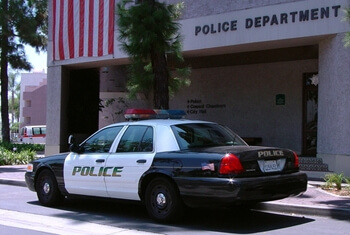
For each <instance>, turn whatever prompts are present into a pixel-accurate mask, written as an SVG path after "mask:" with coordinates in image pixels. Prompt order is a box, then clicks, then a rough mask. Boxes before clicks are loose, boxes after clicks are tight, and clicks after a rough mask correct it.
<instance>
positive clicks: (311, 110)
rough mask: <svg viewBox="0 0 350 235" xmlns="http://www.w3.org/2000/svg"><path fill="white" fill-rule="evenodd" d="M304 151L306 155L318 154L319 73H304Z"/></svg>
mask: <svg viewBox="0 0 350 235" xmlns="http://www.w3.org/2000/svg"><path fill="white" fill-rule="evenodd" d="M303 83H304V85H303V151H302V154H303V155H305V156H316V153H317V152H316V151H317V111H318V74H317V73H305V74H304V75H303Z"/></svg>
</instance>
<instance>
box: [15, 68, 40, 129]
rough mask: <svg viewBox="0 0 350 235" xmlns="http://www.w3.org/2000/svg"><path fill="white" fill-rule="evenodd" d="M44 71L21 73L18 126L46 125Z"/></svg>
mask: <svg viewBox="0 0 350 235" xmlns="http://www.w3.org/2000/svg"><path fill="white" fill-rule="evenodd" d="M46 90H47V74H46V73H21V90H20V97H21V99H20V103H19V107H20V109H19V110H20V111H19V122H20V128H21V127H23V126H32V125H46V100H47V99H46V97H47V92H46Z"/></svg>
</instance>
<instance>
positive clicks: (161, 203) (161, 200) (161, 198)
mask: <svg viewBox="0 0 350 235" xmlns="http://www.w3.org/2000/svg"><path fill="white" fill-rule="evenodd" d="M156 202H157V207H158V208H164V207H165V206H166V203H167V200H166V197H165V195H164V193H158V194H157V196H156Z"/></svg>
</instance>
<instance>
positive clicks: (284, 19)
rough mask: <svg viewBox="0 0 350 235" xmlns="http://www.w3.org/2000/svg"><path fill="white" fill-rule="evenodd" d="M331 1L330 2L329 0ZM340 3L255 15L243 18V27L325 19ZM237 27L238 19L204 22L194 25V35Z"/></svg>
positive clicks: (336, 12)
mask: <svg viewBox="0 0 350 235" xmlns="http://www.w3.org/2000/svg"><path fill="white" fill-rule="evenodd" d="M330 3H332V2H330ZM340 8H341V6H340V5H332V6H327V7H320V8H312V9H306V10H299V11H290V12H288V13H286V12H283V13H279V14H273V15H263V16H256V17H253V18H246V19H245V20H244V22H245V24H244V28H245V29H250V28H260V27H267V26H276V25H283V24H295V23H302V22H306V21H315V20H327V19H329V18H338V17H339V11H340ZM237 29H238V20H230V21H224V22H218V23H212V24H205V25H202V26H198V25H197V26H195V30H194V34H195V36H197V35H199V34H204V35H206V34H215V33H221V32H228V31H236V30H237Z"/></svg>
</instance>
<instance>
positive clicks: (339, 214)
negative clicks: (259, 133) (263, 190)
mask: <svg viewBox="0 0 350 235" xmlns="http://www.w3.org/2000/svg"><path fill="white" fill-rule="evenodd" d="M25 171H26V166H25V165H16V166H0V184H9V185H15V186H23V187H26V184H25V181H24V174H25ZM306 173H307V174H308V176H309V178H311V179H312V180H311V181H310V180H309V185H308V189H307V191H306V192H305V193H304V194H303V195H300V196H298V197H290V198H285V199H282V200H278V201H272V202H265V203H260V204H259V205H258V206H257V207H256V209H258V210H267V211H274V212H282V213H293V214H303V215H317V216H328V217H332V218H339V219H350V197H340V196H335V195H333V194H329V193H327V192H324V191H323V190H321V189H319V188H317V185H320V184H322V183H321V181H317V180H318V179H320V178H319V177H315V174H314V173H313V172H306Z"/></svg>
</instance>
